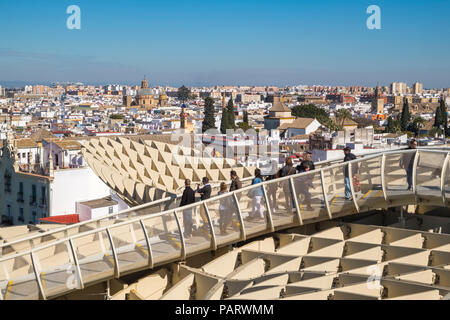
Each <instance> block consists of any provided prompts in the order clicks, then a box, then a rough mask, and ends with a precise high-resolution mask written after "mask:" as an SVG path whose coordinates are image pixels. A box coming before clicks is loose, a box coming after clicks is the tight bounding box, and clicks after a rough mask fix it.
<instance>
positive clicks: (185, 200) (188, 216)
mask: <svg viewBox="0 0 450 320" xmlns="http://www.w3.org/2000/svg"><path fill="white" fill-rule="evenodd" d="M184 186H185V188H184V191H183V195H182V196H181V202H180V207H184V206H187V205H189V204H192V203H194V202H195V191H194V190H192V188H191V180H189V179H186V180H184ZM192 224H193V223H192V208H189V209H185V210H183V226H184V236H185V238H189V237H191V236H192Z"/></svg>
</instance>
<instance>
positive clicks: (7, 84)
mask: <svg viewBox="0 0 450 320" xmlns="http://www.w3.org/2000/svg"><path fill="white" fill-rule="evenodd" d="M142 79H143V78H142ZM142 79H140V80H139V81H137V82H136V83H130V82H84V81H44V82H39V81H23V80H17V81H8V80H7V81H2V80H0V86H2V87H3V88H6V89H20V88H23V87H25V86H27V85H44V86H50V85H51V84H52V83H60V84H63V83H71V84H75V83H82V84H83V85H86V86H106V85H121V86H140V85H141V80H142ZM393 82H405V81H393ZM393 82H390V83H388V84H382V83H378V82H377V84H375V85H362V84H321V83H310V84H308V83H305V82H303V83H295V84H294V83H291V84H284V85H277V84H270V83H266V84H248V83H244V84H218V83H211V84H208V85H191V84H188V83H182V84H177V85H175V84H152V83H151V82H149V86H150V87H174V88H179V87H181V86H183V85H184V86H186V87H193V88H199V87H215V86H218V87H223V86H234V87H238V86H241V87H245V86H248V87H272V86H273V87H278V88H284V87H295V86H309V87H311V86H323V87H353V86H359V87H365V88H375V87H376V86H377V85H378V86H381V87H389V86H390V85H391V84H392V83H393ZM415 82H419V83H422V82H420V81H415ZM415 82H412V83H408V82H406V84H407V86H408V87H412V85H413V84H414V83H415ZM422 84H423V83H422ZM423 85H424V86H423V89H424V90H433V89H449V88H450V86H447V87H426V86H425V84H423Z"/></svg>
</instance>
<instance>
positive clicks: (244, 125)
mask: <svg viewBox="0 0 450 320" xmlns="http://www.w3.org/2000/svg"><path fill="white" fill-rule="evenodd" d="M237 125H238V127H239V129H242V130H244V131H247V130H248V129H253V127H252V126H250V125H249V124H248V123H246V122H238V124H237Z"/></svg>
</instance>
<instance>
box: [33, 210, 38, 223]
mask: <svg viewBox="0 0 450 320" xmlns="http://www.w3.org/2000/svg"><path fill="white" fill-rule="evenodd" d="M33 224H37V214H36V211H33Z"/></svg>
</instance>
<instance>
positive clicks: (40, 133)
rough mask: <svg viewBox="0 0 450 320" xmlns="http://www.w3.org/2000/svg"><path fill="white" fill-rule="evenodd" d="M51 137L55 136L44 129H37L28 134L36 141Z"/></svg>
mask: <svg viewBox="0 0 450 320" xmlns="http://www.w3.org/2000/svg"><path fill="white" fill-rule="evenodd" d="M51 138H56V136H55V135H53V134H52V133H51V132H50V131H48V130H45V129H39V130H38V131H36V132H35V133H33V134H32V135H31V136H30V139H32V140H34V141H36V142H41V141H42V140H44V139H51Z"/></svg>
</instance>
